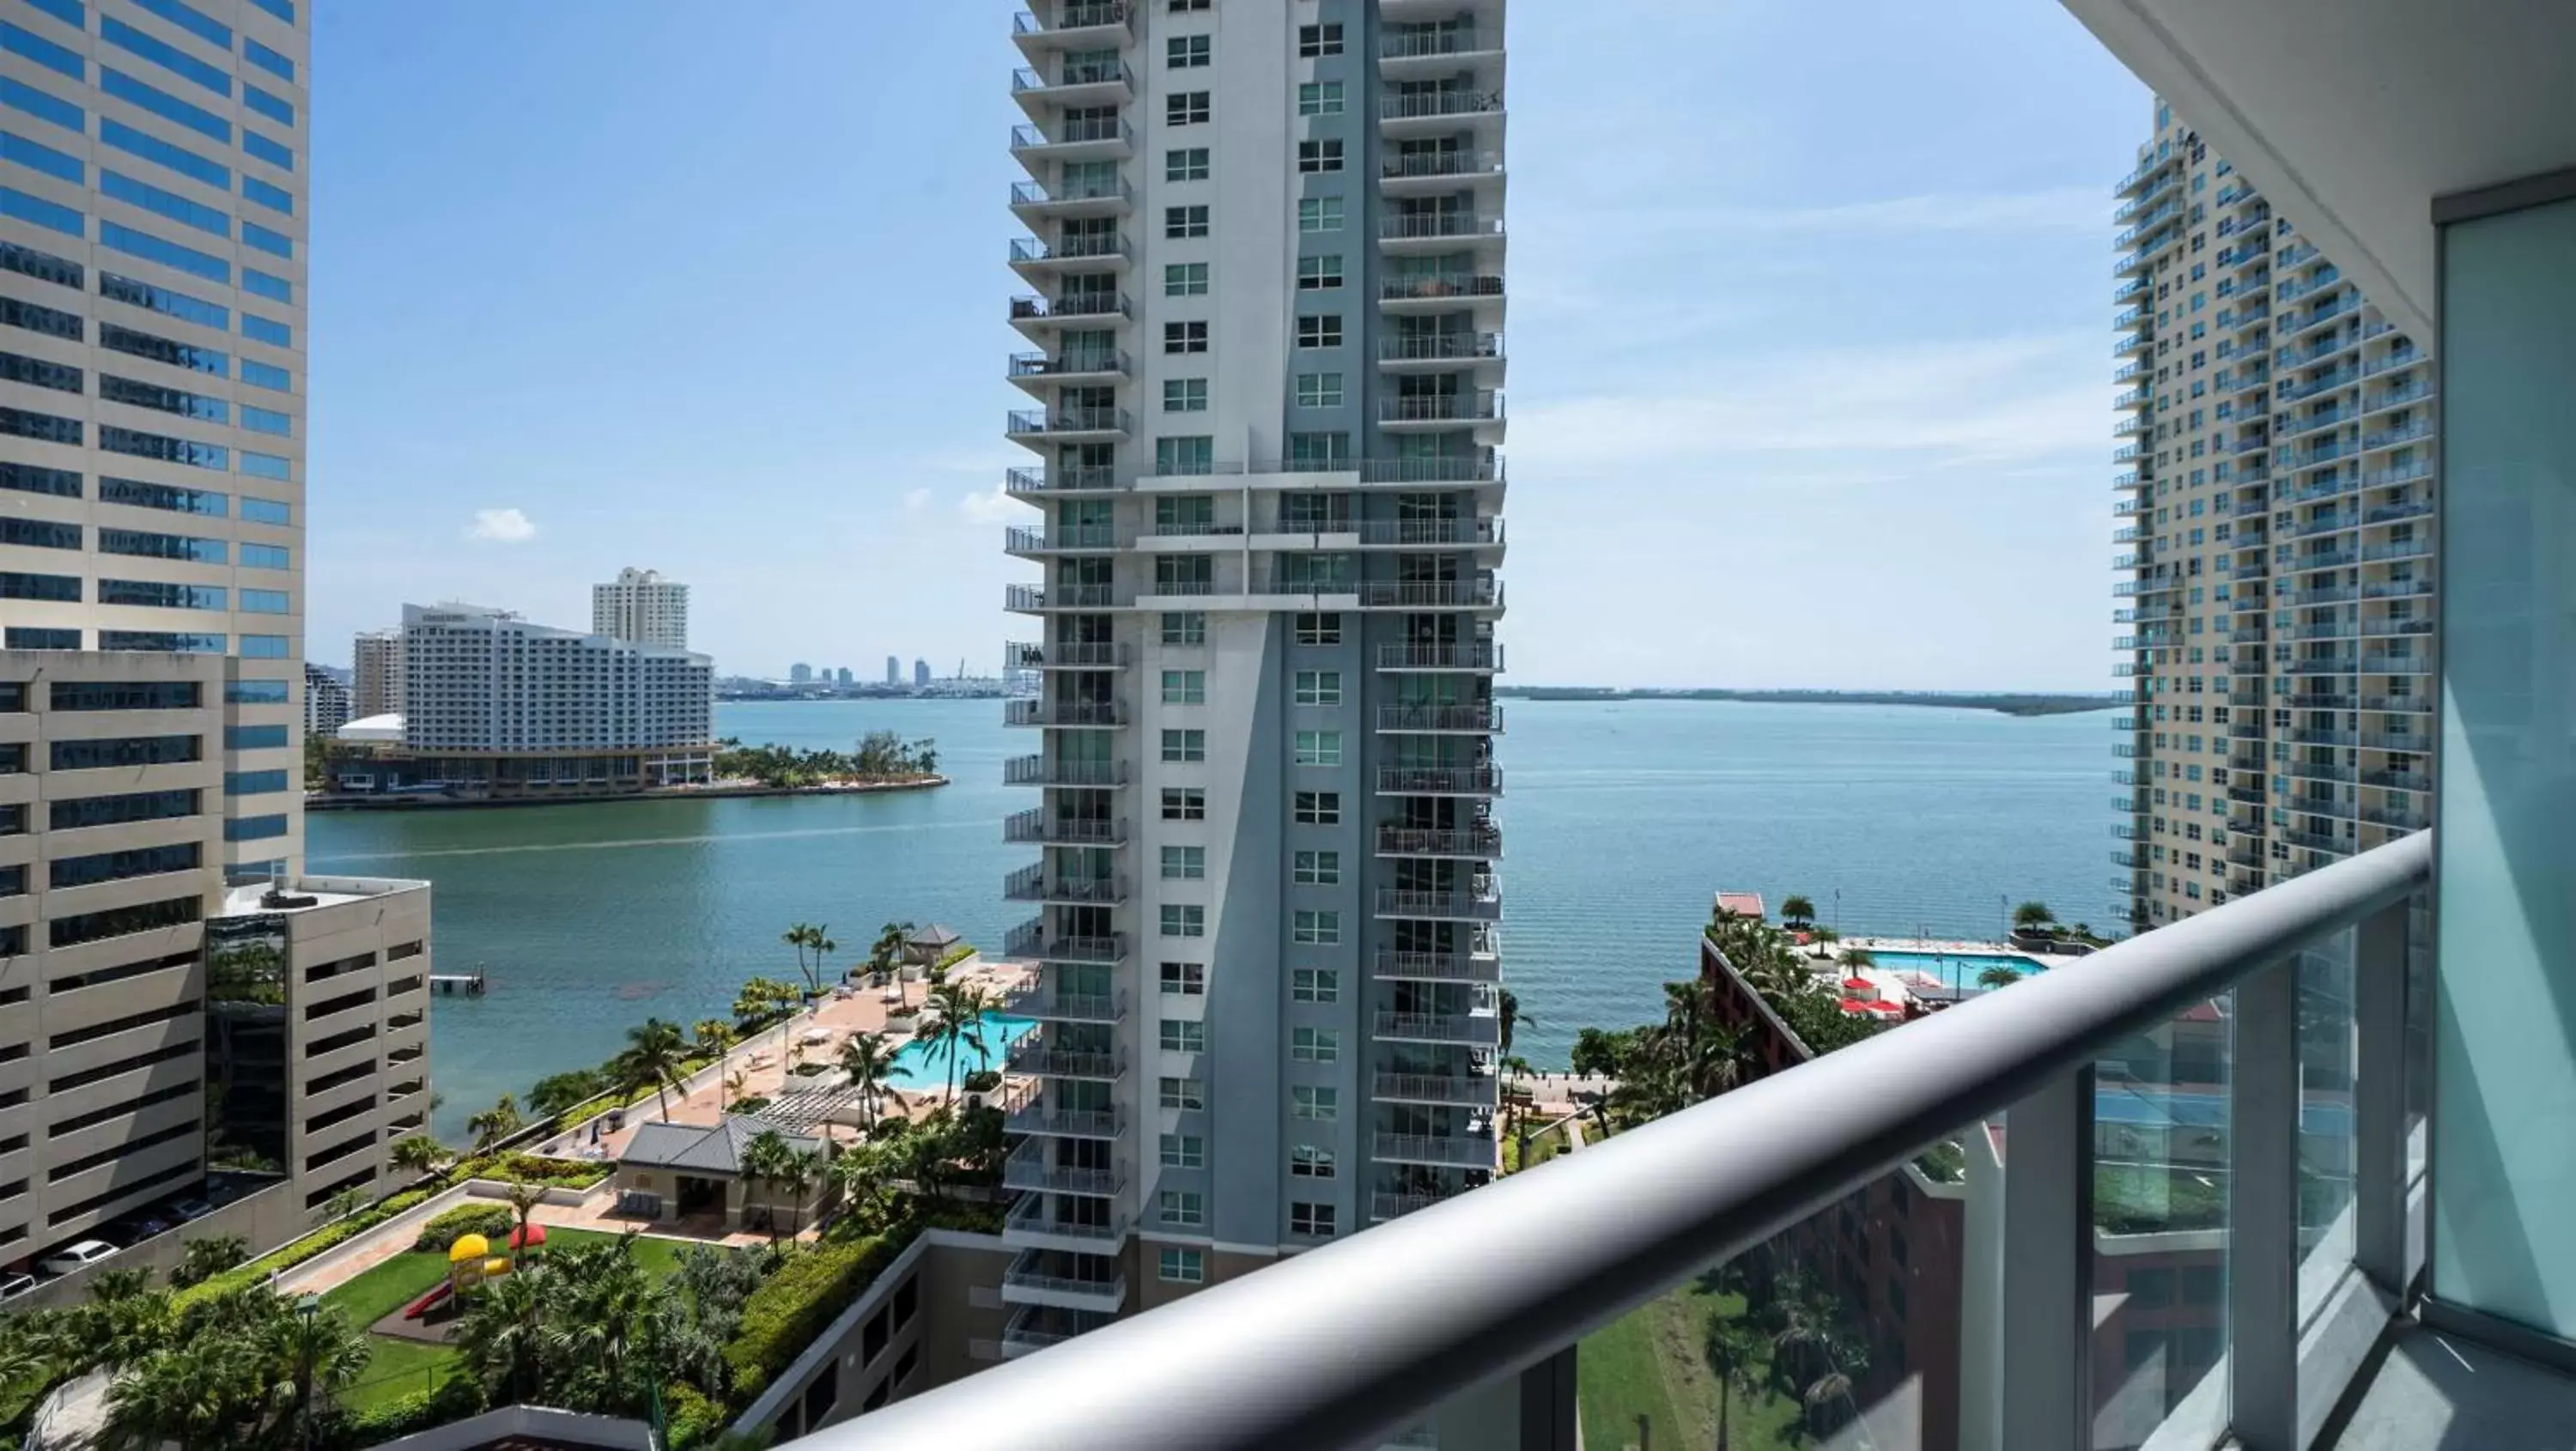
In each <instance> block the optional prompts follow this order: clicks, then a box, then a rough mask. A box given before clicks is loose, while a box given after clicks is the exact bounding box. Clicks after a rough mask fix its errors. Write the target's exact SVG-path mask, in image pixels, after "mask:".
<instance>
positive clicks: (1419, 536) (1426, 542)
mask: <svg viewBox="0 0 2576 1451" xmlns="http://www.w3.org/2000/svg"><path fill="white" fill-rule="evenodd" d="M1340 527H1341V528H1342V529H1344V530H1356V531H1358V533H1359V536H1360V542H1361V543H1362V544H1379V545H1394V546H1397V547H1399V548H1401V547H1408V546H1409V547H1413V548H1420V549H1437V548H1441V547H1443V546H1474V545H1486V544H1500V543H1502V542H1503V521H1502V520H1501V519H1499V518H1496V517H1493V516H1490V515H1489V516H1485V517H1482V518H1474V519H1465V518H1460V519H1362V520H1360V521H1359V522H1357V523H1356V524H1347V523H1346V524H1343V525H1342V526H1340ZM1278 532H1281V533H1288V534H1302V533H1305V532H1307V531H1305V530H1302V529H1296V528H1291V527H1290V526H1289V524H1288V522H1287V521H1286V520H1281V521H1278ZM1319 532H1329V531H1319Z"/></svg>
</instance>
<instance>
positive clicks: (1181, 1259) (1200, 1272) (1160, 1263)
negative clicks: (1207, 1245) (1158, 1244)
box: [1154, 1248, 1207, 1285]
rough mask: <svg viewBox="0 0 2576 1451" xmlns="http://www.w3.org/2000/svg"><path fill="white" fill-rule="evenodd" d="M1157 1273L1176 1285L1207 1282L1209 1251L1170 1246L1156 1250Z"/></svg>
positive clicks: (1161, 1277)
mask: <svg viewBox="0 0 2576 1451" xmlns="http://www.w3.org/2000/svg"><path fill="white" fill-rule="evenodd" d="M1154 1273H1155V1275H1156V1276H1157V1277H1158V1278H1160V1279H1162V1280H1164V1281H1166V1282H1168V1283H1170V1284H1175V1285H1199V1284H1205V1283H1206V1282H1207V1251H1205V1250H1196V1249H1180V1248H1169V1249H1159V1250H1156V1251H1155V1252H1154Z"/></svg>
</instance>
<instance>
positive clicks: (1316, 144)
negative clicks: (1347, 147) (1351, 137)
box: [1297, 139, 1342, 174]
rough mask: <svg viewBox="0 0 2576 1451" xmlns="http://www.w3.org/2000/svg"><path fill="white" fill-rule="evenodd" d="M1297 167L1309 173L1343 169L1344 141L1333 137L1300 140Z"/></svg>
mask: <svg viewBox="0 0 2576 1451" xmlns="http://www.w3.org/2000/svg"><path fill="white" fill-rule="evenodd" d="M1297 169H1298V170H1299V171H1302V172H1306V173H1309V174H1313V173H1317V172H1326V171H1339V170H1341V169H1342V143H1341V142H1340V141H1338V140H1331V139H1327V140H1322V141H1300V142H1298V143H1297Z"/></svg>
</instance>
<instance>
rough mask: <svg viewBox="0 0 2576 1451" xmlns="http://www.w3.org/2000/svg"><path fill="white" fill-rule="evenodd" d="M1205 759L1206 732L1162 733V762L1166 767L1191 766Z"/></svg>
mask: <svg viewBox="0 0 2576 1451" xmlns="http://www.w3.org/2000/svg"><path fill="white" fill-rule="evenodd" d="M1206 759H1207V732H1206V731H1196V730H1192V731H1165V732H1163V761H1164V763H1165V764H1166V765H1193V764H1196V763H1198V762H1201V761H1204V760H1206Z"/></svg>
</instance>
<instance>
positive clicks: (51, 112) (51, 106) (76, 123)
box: [0, 76, 89, 131]
mask: <svg viewBox="0 0 2576 1451" xmlns="http://www.w3.org/2000/svg"><path fill="white" fill-rule="evenodd" d="M0 106H7V107H8V108H9V109H10V110H13V111H24V112H26V113H27V114H28V115H30V116H33V117H36V118H37V119H38V120H42V121H51V122H53V123H54V124H55V125H57V126H60V127H62V128H63V129H64V130H66V131H78V130H81V129H82V128H84V127H86V126H87V125H88V124H89V113H88V112H87V111H84V110H82V109H81V108H80V107H78V106H75V105H73V104H72V103H71V102H69V101H66V100H64V99H63V98H62V97H60V96H57V95H55V94H54V93H52V92H51V91H40V90H37V89H36V88H35V87H34V86H31V85H29V84H27V83H26V82H25V81H21V80H13V79H11V78H9V77H8V76H0Z"/></svg>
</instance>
